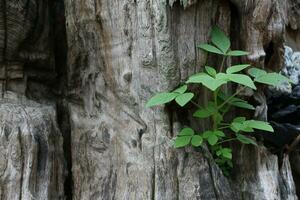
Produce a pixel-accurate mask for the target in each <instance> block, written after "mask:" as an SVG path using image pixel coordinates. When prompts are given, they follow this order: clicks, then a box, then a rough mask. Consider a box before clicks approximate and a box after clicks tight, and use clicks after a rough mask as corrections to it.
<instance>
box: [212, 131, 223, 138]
mask: <svg viewBox="0 0 300 200" xmlns="http://www.w3.org/2000/svg"><path fill="white" fill-rule="evenodd" d="M214 134H215V135H216V136H218V137H225V134H224V132H223V131H214Z"/></svg>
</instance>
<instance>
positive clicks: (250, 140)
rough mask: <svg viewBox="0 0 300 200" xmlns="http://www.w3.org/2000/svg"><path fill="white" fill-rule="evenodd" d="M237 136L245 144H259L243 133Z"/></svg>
mask: <svg viewBox="0 0 300 200" xmlns="http://www.w3.org/2000/svg"><path fill="white" fill-rule="evenodd" d="M236 136H237V137H236V138H237V139H238V140H239V141H240V142H241V143H243V144H253V145H257V144H256V142H255V141H254V140H252V139H251V138H248V137H246V136H244V135H242V134H236Z"/></svg>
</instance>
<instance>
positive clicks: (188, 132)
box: [177, 128, 195, 136]
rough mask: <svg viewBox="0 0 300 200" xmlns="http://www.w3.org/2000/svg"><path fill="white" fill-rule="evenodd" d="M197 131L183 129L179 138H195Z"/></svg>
mask: <svg viewBox="0 0 300 200" xmlns="http://www.w3.org/2000/svg"><path fill="white" fill-rule="evenodd" d="M194 134H195V131H194V130H193V129H191V128H183V129H182V130H181V131H180V132H179V134H178V135H177V136H193V135H194Z"/></svg>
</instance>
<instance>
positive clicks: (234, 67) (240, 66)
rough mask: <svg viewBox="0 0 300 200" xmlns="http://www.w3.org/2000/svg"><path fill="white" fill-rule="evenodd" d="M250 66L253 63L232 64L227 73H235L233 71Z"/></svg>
mask: <svg viewBox="0 0 300 200" xmlns="http://www.w3.org/2000/svg"><path fill="white" fill-rule="evenodd" d="M249 66H251V65H248V64H243V65H234V66H231V67H229V68H227V70H226V73H227V74H233V73H236V72H240V71H242V70H244V69H246V68H247V67H249Z"/></svg>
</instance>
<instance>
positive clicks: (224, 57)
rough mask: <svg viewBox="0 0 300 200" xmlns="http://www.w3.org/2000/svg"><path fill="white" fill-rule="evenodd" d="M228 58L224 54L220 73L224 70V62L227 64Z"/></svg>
mask: <svg viewBox="0 0 300 200" xmlns="http://www.w3.org/2000/svg"><path fill="white" fill-rule="evenodd" d="M226 58H227V57H226V56H223V59H222V64H221V67H220V73H221V72H222V71H223V68H224V64H225V61H226Z"/></svg>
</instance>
